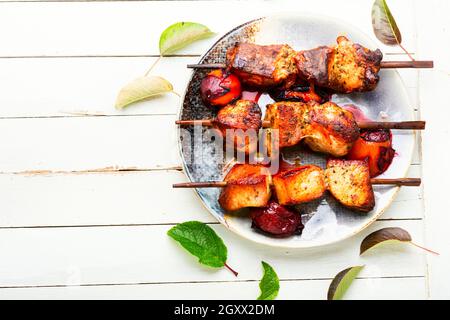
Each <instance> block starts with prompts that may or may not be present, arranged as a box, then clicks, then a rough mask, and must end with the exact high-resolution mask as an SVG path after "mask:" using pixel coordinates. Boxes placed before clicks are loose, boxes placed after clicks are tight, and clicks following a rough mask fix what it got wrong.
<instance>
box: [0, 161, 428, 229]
mask: <svg viewBox="0 0 450 320" xmlns="http://www.w3.org/2000/svg"><path fill="white" fill-rule="evenodd" d="M419 169H420V168H418V166H413V167H412V170H411V171H410V174H409V175H410V176H419V175H418V171H420V170H419ZM185 180H186V177H185V175H184V173H182V172H179V171H150V172H126V173H113V174H99V173H97V174H68V175H63V174H53V175H45V174H44V175H42V174H39V175H17V174H12V175H8V174H3V175H0V185H1V186H4V187H3V188H2V201H1V202H0V212H2V214H1V216H0V227H2V228H5V227H6V228H11V227H36V226H74V225H77V226H81V225H130V224H164V223H178V222H183V221H185V220H186V219H192V220H199V221H203V222H216V220H215V218H214V217H212V216H211V215H210V214H209V213H208V211H207V210H206V209H205V208H204V207H203V206H202V204H201V202H200V199H199V198H198V197H197V196H196V195H195V193H194V191H192V190H186V189H173V188H172V184H173V183H177V182H181V181H185ZM421 196H422V193H421V189H420V188H402V189H401V190H400V191H399V193H398V196H397V197H396V199H395V200H394V202H393V204H392V205H391V207H390V208H389V209H388V210H387V211H386V212H385V213H384V214H383V216H382V217H381V218H382V219H420V218H422V199H421ZM173 199H176V201H173ZM124 212H126V214H124Z"/></svg>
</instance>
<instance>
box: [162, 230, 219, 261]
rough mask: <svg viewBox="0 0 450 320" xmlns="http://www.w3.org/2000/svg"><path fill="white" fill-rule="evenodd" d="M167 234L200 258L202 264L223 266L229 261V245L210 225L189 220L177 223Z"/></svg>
mask: <svg viewBox="0 0 450 320" xmlns="http://www.w3.org/2000/svg"><path fill="white" fill-rule="evenodd" d="M167 234H168V235H169V236H170V237H172V238H173V239H175V240H176V241H178V242H179V243H180V244H181V245H182V246H183V248H185V249H186V250H187V251H189V252H190V253H191V254H192V255H194V256H196V257H197V258H198V261H199V262H200V263H201V264H204V265H206V266H209V267H212V268H221V267H223V266H225V264H226V261H227V247H226V246H225V244H224V243H223V241H222V239H221V238H220V237H219V236H218V235H217V234H216V232H215V231H214V230H213V229H211V227H209V226H208V225H206V224H204V223H202V222H198V221H188V222H184V223H181V224H178V225H176V226H175V227H173V228H172V229H170V230H169V231H168V232H167Z"/></svg>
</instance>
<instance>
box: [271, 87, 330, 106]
mask: <svg viewBox="0 0 450 320" xmlns="http://www.w3.org/2000/svg"><path fill="white" fill-rule="evenodd" d="M269 94H270V97H271V98H272V99H273V100H275V101H295V102H305V103H307V102H310V101H315V102H317V103H325V102H327V101H330V98H331V95H330V94H329V93H327V92H326V91H325V90H323V89H320V88H315V87H314V85H309V84H298V85H294V86H293V87H290V88H289V89H284V88H277V89H274V90H272V91H271V92H270V93H269Z"/></svg>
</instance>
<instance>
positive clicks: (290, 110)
mask: <svg viewBox="0 0 450 320" xmlns="http://www.w3.org/2000/svg"><path fill="white" fill-rule="evenodd" d="M266 120H268V121H270V123H271V128H272V129H278V135H279V147H280V148H284V147H290V146H294V145H296V144H298V143H299V142H300V141H301V140H304V141H305V142H306V144H307V145H308V146H309V147H310V148H311V149H312V150H314V151H317V152H323V153H328V154H331V155H333V156H335V157H341V156H344V155H346V154H347V153H348V151H349V150H350V149H351V147H352V146H353V143H354V142H355V141H356V140H357V139H358V137H359V127H358V125H357V123H356V121H355V119H354V118H353V114H352V113H351V112H349V111H346V110H344V109H342V108H340V107H339V106H338V105H336V104H334V103H332V102H327V103H324V104H322V105H320V104H317V103H309V104H305V103H301V102H277V103H273V104H271V105H268V106H267V110H266Z"/></svg>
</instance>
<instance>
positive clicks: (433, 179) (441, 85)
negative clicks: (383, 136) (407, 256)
mask: <svg viewBox="0 0 450 320" xmlns="http://www.w3.org/2000/svg"><path fill="white" fill-rule="evenodd" d="M416 5H417V10H418V12H420V13H421V14H420V16H418V25H417V28H418V30H419V39H418V41H419V52H420V55H421V56H423V55H425V54H428V53H429V52H433V55H434V59H435V61H436V66H435V69H434V70H433V71H432V72H430V71H429V72H424V71H421V72H420V78H419V83H420V88H419V93H420V104H421V106H422V108H421V113H422V116H423V117H424V119H429V120H430V121H429V122H428V124H429V127H428V129H427V130H426V132H424V133H423V135H422V137H423V138H422V139H423V162H424V167H423V176H424V195H425V198H424V199H425V200H424V201H425V203H424V206H425V217H426V224H425V234H426V244H427V245H428V246H430V247H433V248H434V249H435V250H437V251H438V252H439V253H440V256H439V257H431V256H430V257H428V266H429V271H428V276H429V293H430V297H431V298H432V299H449V298H450V281H449V280H448V279H449V275H448V270H449V269H450V249H449V248H450V246H449V243H450V242H449V237H448V225H449V215H448V214H447V212H448V208H449V207H450V197H449V196H448V192H447V188H446V181H447V180H448V179H449V178H450V150H449V148H443V149H441V148H439V147H438V146H439V145H441V144H444V145H446V146H448V143H449V140H450V131H449V125H448V123H447V121H446V119H448V118H449V117H450V109H449V108H448V107H447V106H446V105H445V103H444V104H442V102H443V101H444V100H443V99H442V98H443V94H444V93H445V92H447V91H448V88H449V87H450V77H449V74H450V61H449V54H448V53H449V52H450V44H449V42H448V41H443V42H442V41H441V39H448V38H449V29H450V22H449V20H448V19H447V18H446V17H447V16H448V13H449V12H450V3H449V2H448V1H444V0H434V1H432V2H431V3H424V2H423V1H416ZM430 19H433V21H436V22H435V23H430ZM434 48H436V49H434Z"/></svg>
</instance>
